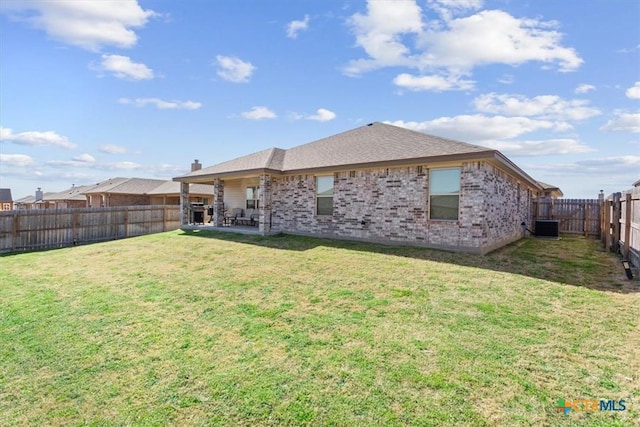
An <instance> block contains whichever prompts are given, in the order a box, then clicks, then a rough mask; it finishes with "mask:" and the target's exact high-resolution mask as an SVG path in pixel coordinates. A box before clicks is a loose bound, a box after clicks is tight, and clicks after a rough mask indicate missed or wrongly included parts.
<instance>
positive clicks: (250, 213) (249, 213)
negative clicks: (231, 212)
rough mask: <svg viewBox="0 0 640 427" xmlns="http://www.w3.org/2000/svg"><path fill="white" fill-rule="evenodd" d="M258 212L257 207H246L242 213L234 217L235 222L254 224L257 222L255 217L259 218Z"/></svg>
mask: <svg viewBox="0 0 640 427" xmlns="http://www.w3.org/2000/svg"><path fill="white" fill-rule="evenodd" d="M259 216H260V214H259V212H258V209H247V210H246V211H245V212H244V215H242V216H240V217H238V218H236V223H238V221H239V222H241V223H242V224H245V225H255V224H257V223H258V221H257V219H258V218H259Z"/></svg>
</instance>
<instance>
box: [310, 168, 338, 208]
mask: <svg viewBox="0 0 640 427" xmlns="http://www.w3.org/2000/svg"><path fill="white" fill-rule="evenodd" d="M327 178H331V195H330V196H329V195H320V194H319V192H318V190H319V189H320V184H319V180H320V179H327ZM315 185H316V188H315V193H316V194H315V201H316V206H315V214H316V216H320V217H331V216H333V196H334V189H335V177H334V176H333V175H316V177H315ZM318 199H331V212H330V213H320V211H319V210H320V203H319V200H318Z"/></svg>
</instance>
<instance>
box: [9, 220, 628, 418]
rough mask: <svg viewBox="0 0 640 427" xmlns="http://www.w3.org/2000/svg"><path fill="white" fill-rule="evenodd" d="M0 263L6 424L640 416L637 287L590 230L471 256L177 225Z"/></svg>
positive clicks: (29, 254)
mask: <svg viewBox="0 0 640 427" xmlns="http://www.w3.org/2000/svg"><path fill="white" fill-rule="evenodd" d="M0 273H1V276H0V277H1V279H0V280H1V286H0V360H1V361H2V362H1V363H0V425H25V426H27V425H29V426H30V425H91V426H121V425H335V426H344V425H367V426H369V425H427V426H429V425H451V426H494V425H514V426H521V425H522V426H528V425H536V426H537V425H567V426H568V425H592V426H605V425H606V426H609V425H612V426H627V425H637V424H638V420H639V419H640V376H639V372H640V292H638V291H639V290H640V286H639V284H640V283H639V282H637V281H635V282H629V281H627V280H626V279H624V277H625V276H624V271H623V270H622V268H621V267H620V264H619V261H618V260H617V259H616V258H615V257H614V256H612V255H609V254H606V253H604V252H602V251H601V250H600V249H599V243H598V242H596V241H593V240H588V239H581V238H563V239H561V240H558V241H550V240H535V239H528V240H522V241H520V242H517V243H515V244H513V245H510V246H508V247H506V248H503V249H502V250H499V251H496V252H494V253H492V254H490V255H488V256H485V257H479V256H471V255H462V254H453V253H447V252H440V251H433V250H425V249H416V248H397V247H382V246H375V245H367V244H362V243H351V242H334V241H329V240H321V239H311V238H302V237H292V236H278V237H270V238H263V237H255V236H239V235H232V234H216V233H205V232H201V233H183V232H180V231H176V232H169V233H162V234H155V235H150V236H144V237H139V238H132V239H127V240H120V241H114V242H108V243H101V244H95V245H89V246H80V247H74V248H67V249H59V250H53V251H46V252H33V253H25V254H14V255H9V256H4V257H2V258H0ZM559 398H564V399H566V400H577V399H595V400H599V399H607V400H608V399H615V400H616V401H617V400H620V399H624V400H626V408H627V409H626V411H623V412H590V413H584V412H582V413H578V412H574V413H570V414H569V415H563V414H561V413H557V412H556V408H555V407H556V404H557V401H558V399H559Z"/></svg>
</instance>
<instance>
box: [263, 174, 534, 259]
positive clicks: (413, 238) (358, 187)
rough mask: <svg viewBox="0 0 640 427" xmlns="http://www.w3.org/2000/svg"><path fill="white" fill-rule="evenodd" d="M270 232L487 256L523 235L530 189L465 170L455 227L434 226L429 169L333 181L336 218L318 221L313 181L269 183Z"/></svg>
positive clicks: (340, 177)
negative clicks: (430, 204)
mask: <svg viewBox="0 0 640 427" xmlns="http://www.w3.org/2000/svg"><path fill="white" fill-rule="evenodd" d="M271 188H272V227H271V230H272V231H273V232H278V231H280V232H287V233H292V234H310V235H322V236H327V237H334V238H344V239H356V240H366V241H373V242H381V243H390V242H391V243H395V244H410V245H418V246H427V247H437V248H443V249H451V250H459V251H467V252H476V253H486V252H488V251H490V250H493V249H496V248H498V247H500V246H502V245H504V244H507V243H509V242H511V241H513V240H516V239H518V238H520V237H521V235H522V228H521V226H520V224H521V223H522V222H523V221H525V222H526V223H527V224H529V222H530V217H529V216H530V205H529V204H530V194H531V193H530V192H528V191H527V187H525V186H524V185H522V184H520V185H519V184H518V183H517V181H516V180H515V179H514V178H512V177H511V176H509V175H507V174H506V173H504V172H502V171H501V170H499V169H497V168H495V167H494V166H492V165H490V164H488V163H486V162H468V163H464V164H462V165H461V187H460V210H459V219H458V220H457V221H438V220H429V212H428V204H429V203H428V201H429V174H428V168H427V166H426V165H423V166H422V167H420V166H412V167H402V168H389V169H382V168H380V169H369V170H359V171H347V172H339V173H335V174H334V196H333V204H334V210H333V215H331V216H318V215H316V214H315V206H316V191H315V175H296V176H284V177H274V178H272V187H271Z"/></svg>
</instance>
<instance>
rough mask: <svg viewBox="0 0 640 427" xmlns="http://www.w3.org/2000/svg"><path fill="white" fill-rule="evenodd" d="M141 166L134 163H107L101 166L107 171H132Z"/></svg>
mask: <svg viewBox="0 0 640 427" xmlns="http://www.w3.org/2000/svg"><path fill="white" fill-rule="evenodd" d="M141 167H142V165H140V164H138V163H134V162H114V163H107V164H105V165H104V166H103V168H104V169H108V170H132V169H140V168H141Z"/></svg>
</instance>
